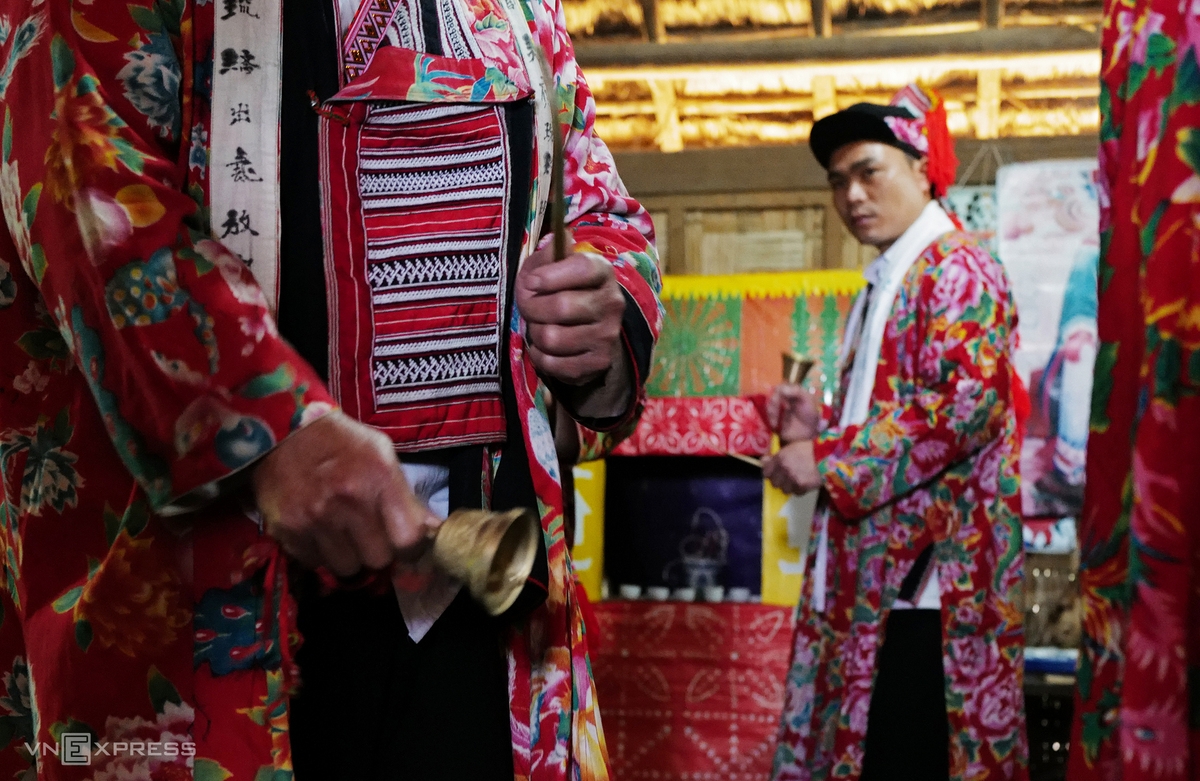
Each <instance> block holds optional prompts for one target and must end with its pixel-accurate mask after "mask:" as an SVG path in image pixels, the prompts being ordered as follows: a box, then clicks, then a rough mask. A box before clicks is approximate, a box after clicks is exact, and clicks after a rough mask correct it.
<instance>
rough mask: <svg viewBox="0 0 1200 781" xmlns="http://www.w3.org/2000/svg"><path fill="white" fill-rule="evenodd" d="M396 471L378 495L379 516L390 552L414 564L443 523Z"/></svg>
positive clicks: (398, 471)
mask: <svg viewBox="0 0 1200 781" xmlns="http://www.w3.org/2000/svg"><path fill="white" fill-rule="evenodd" d="M396 472H397V473H396V475H395V476H394V478H393V479H392V480H391V481H390V482H389V484H388V485H387V486H386V487H385V488H384V490H383V491H382V492H381V493H380V495H379V504H378V510H377V513H378V518H379V520H380V522H381V524H382V527H383V530H384V532H385V534H386V535H387V539H388V544H389V547H390V549H391V550H392V551H394V552H395V553H396V556H397V558H399V559H401V560H403V561H411V560H413V559H415V558H418V557H419V556H420V555H421V553H423V552H424V551H425V548H427V547H428V546H429V543H430V541H431V540H432V539H433V536H434V535H435V534H436V533H437V529H438V527H439V526H441V523H442V522H441V519H440V518H438V517H437V516H436V515H435V514H434V513H433V511H432V510H430V509H429V506H428V505H427V504H425V503H424V502H423V501H421V500H420V499H419V498H418V497H417V496H416V495H415V494H414V493H413V492H412V489H411V488H410V487H409V485H408V481H407V480H405V479H404V473H403V472H402V471H400V470H396Z"/></svg>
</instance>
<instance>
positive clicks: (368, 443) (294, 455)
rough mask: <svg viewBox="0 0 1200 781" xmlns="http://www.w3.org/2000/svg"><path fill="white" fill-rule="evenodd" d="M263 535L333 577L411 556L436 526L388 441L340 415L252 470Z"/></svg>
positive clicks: (314, 427)
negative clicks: (266, 534) (265, 530)
mask: <svg viewBox="0 0 1200 781" xmlns="http://www.w3.org/2000/svg"><path fill="white" fill-rule="evenodd" d="M253 484H254V493H255V496H256V498H257V499H258V506H259V510H260V511H261V512H262V514H263V517H264V519H265V521H266V527H267V532H268V533H269V534H270V535H271V536H273V537H275V538H276V539H278V540H279V542H280V544H281V545H282V546H283V549H284V550H285V551H287V552H288V553H289V554H290V555H291V556H293V557H294V558H296V559H297V560H299V561H300V562H301V563H302V564H305V565H306V566H309V567H317V566H322V565H323V566H326V567H328V568H329V569H330V570H332V571H333V572H334V573H335V574H337V575H338V576H340V577H349V576H351V575H353V574H355V573H356V572H358V571H359V570H361V569H363V568H364V567H365V568H367V569H383V568H384V567H387V566H388V565H389V564H391V563H392V561H393V559H396V558H411V557H414V556H416V555H418V554H419V553H420V552H421V550H422V549H423V548H424V547H425V545H426V544H427V541H428V538H429V535H430V534H431V533H432V532H433V531H434V530H436V529H437V527H438V526H440V525H441V521H440V520H439V519H438V518H437V516H436V515H434V514H433V512H432V511H431V510H430V509H429V508H428V507H427V506H426V505H425V503H424V502H422V501H420V500H419V499H417V497H416V496H415V495H414V494H413V492H412V489H411V488H409V485H408V481H407V480H405V478H404V472H403V471H402V470H401V467H400V462H399V461H398V460H397V459H396V454H395V451H394V450H393V448H392V443H391V440H389V439H388V438H387V437H386V436H385V435H383V434H382V433H380V432H378V431H376V430H375V429H373V428H370V427H369V426H364V425H363V424H361V423H358V422H357V421H355V420H352V419H351V418H349V417H347V416H346V415H344V414H343V413H341V412H336V411H335V412H331V413H329V414H328V415H326V416H325V417H323V418H321V419H320V420H317V421H314V422H312V423H310V424H309V425H307V426H306V427H304V428H303V429H301V430H300V431H297V432H296V433H294V434H292V435H291V436H290V437H288V438H287V439H285V440H284V441H283V442H282V443H281V444H280V445H279V446H278V447H277V448H275V450H274V451H272V452H271V453H270V454H268V455H267V456H266V457H265V458H264V459H263V460H262V462H261V463H260V464H259V465H258V466H257V467H255V469H254V475H253Z"/></svg>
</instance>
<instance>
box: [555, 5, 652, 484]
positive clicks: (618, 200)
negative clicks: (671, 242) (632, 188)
mask: <svg viewBox="0 0 1200 781" xmlns="http://www.w3.org/2000/svg"><path fill="white" fill-rule="evenodd" d="M552 8H553V11H552V13H553V21H554V25H553V28H549V26H547V27H548V29H546V30H544V31H541V32H540V37H541V40H542V43H543V46H546V47H547V51H552V52H554V69H555V75H556V80H557V88H558V103H559V106H560V109H561V110H560V113H559V121H560V123H561V124H562V126H563V134H564V157H565V176H564V190H565V195H566V198H567V204H568V205H567V224H568V227H569V228H570V230H571V232H572V235H573V236H574V238H575V244H576V251H578V252H592V253H596V254H598V255H601V256H602V257H604V258H605V259H606V260H607V261H608V262H610V263H611V264H612V265H613V271H614V272H615V273H616V277H617V281H618V282H619V283H620V284H621V287H622V288H624V289H625V292H626V293H627V294H628V300H629V301H630V302H631V304H630V310H631V314H633V315H636V317H637V318H640V320H641V323H640V324H639V326H638V328H637V331H638V333H630V328H629V327H628V325H627V327H626V339H627V343H628V342H631V341H634V340H637V339H642V340H643V341H645V340H646V339H648V341H649V346H648V347H647V348H646V356H643V360H641V361H639V356H638V355H637V350H636V349H634V348H633V347H631V348H630V352H631V355H630V358H631V360H632V361H633V365H634V367H635V369H637V370H638V373H639V374H642V376H640V377H639V386H638V397H637V398H636V399H635V401H634V403H633V404H631V405H630V409H629V411H628V413H627V414H626V415H625V416H624V418H623V419H622V420H620V421H616V422H610V423H611V425H607V426H605V428H606V430H605V431H604V432H602V433H601V432H596V431H594V430H592V429H589V428H587V427H584V426H581V427H580V437H581V442H582V443H583V450H584V453H583V456H584V458H585V460H586V459H588V458H600V457H602V456H603V455H604V454H605V453H607V452H609V451H610V450H611V449H612V448H614V447H616V445H617V444H618V443H619V442H620V441H621V440H622V439H624V438H625V437H627V436H629V434H631V433H632V432H633V428H634V426H635V425H636V422H637V416H638V415H639V414H640V412H641V409H642V401H643V399H644V391H643V390H642V385H643V384H644V382H645V379H646V377H645V375H644V373H642V368H644V367H640V366H639V364H646V363H648V354H649V350H650V349H652V347H653V343H654V341H656V340H657V339H658V335H659V333H660V332H661V330H662V322H663V309H662V305H661V303H660V302H659V298H658V296H659V293H660V292H661V291H662V279H661V276H660V274H659V261H658V252H657V250H656V249H655V247H654V226H653V224H652V223H651V220H650V215H649V214H648V213H647V212H646V210H645V209H644V208H643V207H642V205H641V204H640V203H638V202H637V200H635V199H634V198H632V197H630V195H629V192H628V191H627V190H626V189H625V185H624V183H623V182H622V181H621V177H620V175H619V174H618V173H617V170H616V164H615V163H614V162H613V157H612V153H611V152H610V151H609V149H608V147H607V146H606V145H605V144H604V142H603V141H602V140H601V139H600V137H599V136H597V135H596V133H595V122H596V102H595V100H594V99H593V97H592V92H591V90H590V89H589V88H588V85H587V81H586V80H585V78H584V75H583V72H582V71H581V70H580V68H579V65H578V63H577V62H576V61H575V49H574V46H573V45H572V43H571V38H570V36H569V35H568V34H567V28H566V18H565V16H564V14H563V6H562V3H561V2H555V3H553V5H552ZM549 36H553V38H552V39H549ZM627 320H628V318H627ZM643 326H644V327H643ZM643 337H645V338H643Z"/></svg>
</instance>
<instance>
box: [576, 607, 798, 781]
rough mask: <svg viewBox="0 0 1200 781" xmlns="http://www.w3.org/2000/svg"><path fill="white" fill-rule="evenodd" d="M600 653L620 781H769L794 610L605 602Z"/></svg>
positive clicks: (594, 652)
mask: <svg viewBox="0 0 1200 781" xmlns="http://www.w3.org/2000/svg"><path fill="white" fill-rule="evenodd" d="M596 616H597V619H598V623H599V626H600V639H599V647H596V644H595V643H593V644H592V648H591V649H590V650H591V657H592V667H593V670H594V672H595V677H596V686H597V694H598V696H599V703H600V713H601V718H602V719H603V721H604V731H605V735H606V737H607V739H608V750H609V755H610V761H611V769H612V774H613V781H642V779H654V780H655V781H762V779H764V778H767V777H768V775H769V774H770V770H771V757H772V755H773V754H774V751H775V736H776V731H777V730H778V728H779V714H780V712H781V710H782V708H783V679H784V675H785V674H786V673H787V663H788V653H789V649H790V647H791V639H792V608H783V607H774V606H770V605H758V604H736V603H729V602H725V603H711V604H709V603H688V602H625V601H612V602H602V603H599V604H597V605H596Z"/></svg>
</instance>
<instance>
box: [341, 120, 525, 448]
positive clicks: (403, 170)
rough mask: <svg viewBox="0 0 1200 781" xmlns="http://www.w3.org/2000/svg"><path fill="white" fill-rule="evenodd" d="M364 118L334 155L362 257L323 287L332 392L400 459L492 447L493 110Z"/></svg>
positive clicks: (496, 316) (496, 303)
mask: <svg viewBox="0 0 1200 781" xmlns="http://www.w3.org/2000/svg"><path fill="white" fill-rule="evenodd" d="M368 112H369V113H368V114H367V115H366V118H365V121H364V122H363V123H362V124H361V130H360V131H359V132H358V133H357V134H355V133H354V132H352V131H351V132H349V133H347V136H346V137H347V140H348V141H350V142H351V143H352V145H354V146H356V149H349V148H347V149H345V150H344V151H345V152H346V155H347V156H346V157H345V158H343V159H345V160H352V159H354V158H351V157H349V155H351V154H354V153H356V155H355V157H356V159H357V166H356V167H357V170H356V171H353V172H352V171H349V170H344V171H337V173H340V174H342V175H344V176H345V180H346V184H347V185H348V186H347V187H346V189H345V190H344V192H345V193H346V195H347V196H349V198H350V199H351V201H357V202H358V205H359V208H360V209H361V211H359V212H356V210H354V209H353V208H352V209H350V210H349V212H348V214H350V215H353V214H355V213H360V214H362V224H361V234H360V237H361V243H359V242H357V241H355V242H352V244H355V245H357V251H356V252H355V251H354V249H353V248H351V250H350V251H351V252H353V254H357V255H359V256H360V257H362V260H361V261H359V262H357V263H355V264H353V265H357V266H358V267H359V272H358V273H354V274H353V275H348V274H341V275H338V274H336V273H335V274H334V275H333V276H332V279H331V282H332V285H331V288H332V289H333V291H334V296H333V298H334V300H333V301H332V304H333V306H334V309H335V316H336V318H337V321H338V324H339V326H338V330H337V335H336V337H335V340H334V348H335V350H336V356H337V358H336V362H335V363H336V366H335V368H334V370H333V371H331V377H330V380H331V384H333V385H334V387H335V388H337V390H338V393H339V400H340V401H341V403H342V404H343V406H344V407H345V408H346V410H347V412H348V413H350V414H354V415H355V416H356V417H358V418H359V419H360V420H363V421H364V422H367V423H370V424H371V425H374V426H377V427H379V428H381V429H383V430H384V431H386V432H388V433H389V434H390V435H391V436H392V439H393V441H394V442H395V443H396V446H397V449H398V450H401V451H405V450H425V449H433V448H441V447H451V446H455V445H462V444H472V443H481V442H496V441H502V440H503V439H504V437H505V422H504V410H503V403H502V400H501V394H500V349H501V343H502V340H501V327H502V325H503V311H504V297H503V285H504V282H505V276H506V275H505V270H506V262H505V261H506V250H507V246H508V229H507V224H506V223H507V216H508V198H509V189H510V183H509V176H510V174H509V163H508V148H509V147H508V139H507V136H506V131H505V125H504V115H503V109H502V108H499V107H496V106H484V105H432V104H383V105H378V104H376V105H373V106H372V107H371V108H370V109H368ZM354 142H356V144H355V143H354ZM355 184H356V185H357V187H354V186H353V185H355ZM333 217H334V219H335V220H336V218H337V215H336V213H335V214H334V215H333ZM347 222H349V223H353V220H352V219H351V220H347ZM349 227H352V228H357V227H359V226H353V225H351V226H349ZM351 232H352V233H353V232H355V231H353V230H352V231H351ZM335 233H336V232H335ZM343 246H345V245H343ZM335 251H336V248H335ZM360 274H361V276H360ZM352 277H353V278H352ZM352 367H357V370H355V369H354V368H352ZM363 376H367V377H370V378H371V382H370V383H369V384H368V383H365V382H363V381H362V379H361V378H362V377H363Z"/></svg>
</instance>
